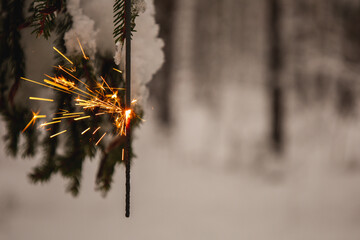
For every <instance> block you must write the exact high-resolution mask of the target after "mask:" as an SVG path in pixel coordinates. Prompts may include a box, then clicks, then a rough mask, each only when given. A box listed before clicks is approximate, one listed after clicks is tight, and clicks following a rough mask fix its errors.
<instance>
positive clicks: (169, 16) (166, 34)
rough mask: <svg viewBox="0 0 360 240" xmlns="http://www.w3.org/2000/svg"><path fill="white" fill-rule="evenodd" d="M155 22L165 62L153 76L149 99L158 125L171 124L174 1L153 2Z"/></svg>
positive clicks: (156, 0)
mask: <svg viewBox="0 0 360 240" xmlns="http://www.w3.org/2000/svg"><path fill="white" fill-rule="evenodd" d="M154 3H155V20H156V22H157V23H158V24H159V25H160V31H159V37H160V38H161V39H163V40H164V43H165V46H164V53H165V62H164V64H163V66H162V67H161V69H160V70H159V71H158V72H157V73H156V74H155V75H154V78H153V80H152V81H151V82H150V85H149V88H150V93H151V98H152V100H153V101H154V103H155V111H156V112H157V114H156V115H157V116H158V118H159V120H160V123H161V124H162V125H165V126H169V125H170V124H171V110H170V101H171V99H170V96H171V87H172V76H171V73H172V65H173V61H172V47H173V40H172V36H173V33H174V30H173V28H174V17H175V16H174V13H175V7H176V0H154Z"/></svg>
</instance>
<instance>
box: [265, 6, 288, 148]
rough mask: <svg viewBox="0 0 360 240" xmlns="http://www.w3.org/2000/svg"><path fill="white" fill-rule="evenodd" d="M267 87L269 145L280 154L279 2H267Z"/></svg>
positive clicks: (281, 112)
mask: <svg viewBox="0 0 360 240" xmlns="http://www.w3.org/2000/svg"><path fill="white" fill-rule="evenodd" d="M266 2H267V4H268V5H267V11H268V19H267V20H268V31H269V32H268V43H269V51H268V81H269V82H268V86H269V95H270V104H271V107H270V110H271V113H270V114H271V118H270V127H271V134H270V137H271V144H272V147H273V149H274V150H275V151H276V152H278V153H280V152H281V151H282V150H283V145H284V127H283V125H284V124H283V119H284V116H283V115H284V106H283V97H284V96H283V89H282V87H281V79H280V77H281V69H282V52H281V36H280V34H281V33H280V19H281V3H280V0H268V1H266Z"/></svg>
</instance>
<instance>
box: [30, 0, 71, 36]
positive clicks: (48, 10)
mask: <svg viewBox="0 0 360 240" xmlns="http://www.w3.org/2000/svg"><path fill="white" fill-rule="evenodd" d="M65 4H66V1H65V0H34V1H33V2H32V4H31V6H30V11H31V12H33V15H32V17H31V18H29V19H28V22H30V25H31V26H32V27H33V28H34V30H33V31H32V33H36V35H37V37H39V36H41V35H43V36H44V38H45V39H48V38H49V37H50V34H51V32H52V31H53V30H54V29H55V18H56V15H57V14H59V13H60V12H61V11H62V9H63V6H64V5H65Z"/></svg>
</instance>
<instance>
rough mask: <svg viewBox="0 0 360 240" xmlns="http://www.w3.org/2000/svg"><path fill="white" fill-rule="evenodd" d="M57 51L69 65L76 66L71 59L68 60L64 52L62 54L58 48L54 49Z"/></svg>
mask: <svg viewBox="0 0 360 240" xmlns="http://www.w3.org/2000/svg"><path fill="white" fill-rule="evenodd" d="M53 49H54V50H55V51H57V52H58V53H59V54H60V55H61V56H62V57H63V58H65V59H66V60H67V61H68V62H69V63H71V64H74V63H73V62H72V61H70V59H68V58H67V57H66V56H65V55H64V54H63V53H62V52H60V51H59V50H58V49H57V48H56V47H53Z"/></svg>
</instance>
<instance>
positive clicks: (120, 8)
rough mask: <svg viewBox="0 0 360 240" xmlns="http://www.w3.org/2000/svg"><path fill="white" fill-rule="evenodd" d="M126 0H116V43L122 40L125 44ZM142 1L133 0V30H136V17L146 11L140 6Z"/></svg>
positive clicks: (114, 33)
mask: <svg viewBox="0 0 360 240" xmlns="http://www.w3.org/2000/svg"><path fill="white" fill-rule="evenodd" d="M125 1H126V0H116V1H115V3H114V7H113V9H114V21H113V22H114V27H115V28H114V32H113V36H114V38H115V43H117V42H120V43H121V44H124V41H125V35H126V29H125ZM139 2H141V0H140V1H132V5H131V8H132V9H131V32H136V31H135V26H136V24H135V19H136V17H138V16H139V12H141V11H144V10H145V9H144V8H143V7H140V8H139V7H138V4H139ZM141 4H142V5H144V4H143V2H141Z"/></svg>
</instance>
